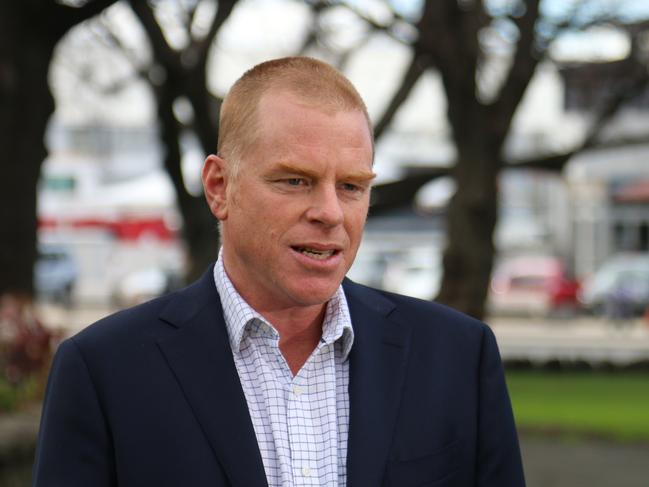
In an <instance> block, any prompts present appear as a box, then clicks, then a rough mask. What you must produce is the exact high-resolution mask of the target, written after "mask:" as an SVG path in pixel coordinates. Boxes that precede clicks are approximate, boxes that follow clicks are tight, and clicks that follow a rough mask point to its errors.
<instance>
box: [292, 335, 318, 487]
mask: <svg viewBox="0 0 649 487" xmlns="http://www.w3.org/2000/svg"><path fill="white" fill-rule="evenodd" d="M318 353H320V345H319V346H318V348H317V349H316V351H315V352H314V353H313V354H312V355H311V357H309V360H307V362H306V364H305V366H304V367H303V368H302V369H301V370H300V372H299V373H298V374H297V375H296V376H295V377H293V380H292V381H291V383H290V384H289V393H288V404H287V424H288V430H289V435H288V436H289V442H290V444H291V464H292V468H293V485H294V486H295V487H308V486H319V485H320V481H319V477H320V472H319V471H318V448H317V445H315V444H314V441H313V440H314V438H313V431H314V430H315V428H314V425H313V418H312V415H311V408H310V401H311V400H312V399H313V398H312V392H313V391H312V387H311V386H310V384H309V379H310V377H311V376H312V369H313V363H314V359H315V358H316V357H315V356H316V355H317V354H318Z"/></svg>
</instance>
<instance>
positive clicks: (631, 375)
mask: <svg viewBox="0 0 649 487" xmlns="http://www.w3.org/2000/svg"><path fill="white" fill-rule="evenodd" d="M507 383H508V386H509V392H510V395H511V399H512V405H513V408H514V414H515V416H516V421H517V425H518V427H519V429H521V430H524V431H525V430H531V431H539V432H548V433H557V434H561V435H568V436H571V435H577V436H595V437H599V436H601V437H606V438H612V439H616V440H622V441H644V442H646V441H649V414H647V411H649V372H647V371H646V370H645V371H633V372H595V371H583V372H541V371H508V372H507Z"/></svg>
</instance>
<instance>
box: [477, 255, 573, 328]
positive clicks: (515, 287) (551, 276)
mask: <svg viewBox="0 0 649 487" xmlns="http://www.w3.org/2000/svg"><path fill="white" fill-rule="evenodd" d="M578 289H579V284H578V282H577V281H576V280H574V279H571V278H570V277H569V276H568V275H567V273H566V271H565V268H564V266H563V264H562V262H561V260H560V259H559V258H557V257H554V256H551V255H524V256H514V257H508V258H504V259H503V260H501V261H500V262H499V263H498V264H497V265H496V267H495V270H494V272H493V277H492V279H491V286H490V290H489V291H490V292H489V298H488V303H487V304H488V308H489V310H490V311H491V312H493V313H505V314H526V315H554V314H568V313H570V314H574V313H575V312H576V311H577V309H578V308H579V302H578V299H577V293H578Z"/></svg>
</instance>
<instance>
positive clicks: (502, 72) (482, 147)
mask: <svg viewBox="0 0 649 487" xmlns="http://www.w3.org/2000/svg"><path fill="white" fill-rule="evenodd" d="M379 3H381V4H382V5H383V8H382V9H379V11H381V12H382V15H379V16H377V15H374V16H372V15H370V14H368V13H366V12H365V11H362V10H360V9H359V8H358V7H357V5H356V4H352V3H344V2H342V3H341V2H337V1H334V2H329V1H327V2H324V3H318V2H317V3H316V4H314V7H313V8H314V12H316V14H320V13H321V12H323V11H325V10H326V8H323V5H325V6H327V7H344V8H347V9H349V10H352V11H353V12H354V13H356V15H357V16H359V17H360V18H362V19H363V20H364V21H365V22H366V24H367V26H368V28H369V30H370V31H371V32H380V33H384V34H388V35H389V36H391V37H392V38H394V39H396V40H398V41H399V42H401V43H404V44H406V45H408V46H409V47H410V48H411V51H412V56H411V60H410V64H409V66H408V67H407V69H406V70H405V72H404V73H403V76H402V80H401V83H400V85H399V87H398V88H397V89H396V91H395V92H394V94H393V96H392V98H391V99H390V100H389V102H388V103H387V106H386V109H385V111H384V113H383V115H382V116H381V118H380V119H379V121H378V122H377V124H376V127H375V135H376V137H377V138H380V137H381V136H382V135H383V133H384V132H385V131H386V129H387V128H388V127H389V125H390V124H391V122H392V120H393V118H394V116H395V114H396V113H397V112H398V110H399V108H400V107H401V106H402V104H403V102H404V101H405V100H407V99H408V97H409V96H410V94H411V92H412V90H413V88H414V87H415V85H416V84H417V82H418V81H419V79H420V78H421V77H422V75H423V74H424V73H425V72H426V71H428V70H436V71H437V72H438V73H439V76H440V77H441V81H442V86H443V90H444V94H445V96H446V102H447V104H446V106H447V111H446V117H447V120H448V124H449V126H450V134H451V139H452V143H453V145H454V147H455V152H456V156H455V161H454V165H453V166H452V168H451V169H450V170H446V169H444V168H435V167H432V168H430V169H429V170H423V171H422V170H419V171H417V172H414V173H413V174H410V175H409V176H407V177H406V178H405V179H403V180H401V181H399V182H396V183H391V184H388V185H386V186H385V187H383V188H382V187H378V188H376V190H375V192H376V196H377V198H376V199H377V205H376V207H375V210H376V209H377V208H378V209H379V210H380V209H383V208H386V207H389V206H391V205H395V204H399V203H405V202H406V201H408V200H409V199H410V198H412V196H414V193H415V192H416V190H417V189H418V188H420V187H421V186H422V185H423V184H425V183H426V182H427V181H429V180H431V179H433V178H435V177H438V176H440V175H443V174H447V173H450V174H451V175H452V176H453V178H454V179H455V181H456V186H457V190H456V192H455V194H454V195H453V197H452V198H451V200H450V202H449V205H448V207H447V218H446V222H447V247H446V249H445V252H444V260H443V262H444V274H443V280H442V285H441V289H440V292H439V295H438V296H437V300H439V301H440V302H443V303H445V304H448V305H450V306H452V307H454V308H457V309H459V310H462V311H464V312H465V313H468V314H470V315H473V316H475V317H478V318H482V317H483V316H484V313H485V301H486V297H487V292H488V288H489V282H490V276H491V270H492V266H493V261H494V254H495V247H494V243H493V233H494V228H495V225H496V221H497V217H498V175H499V173H500V171H501V170H502V169H503V167H505V166H506V165H512V164H513V163H517V167H538V168H546V169H549V170H561V169H562V168H563V167H564V165H565V164H566V162H567V161H568V160H569V159H570V157H571V156H572V155H574V154H575V153H576V152H578V151H579V150H583V149H584V148H586V147H590V146H592V145H593V144H594V143H595V142H596V141H597V138H598V136H599V134H600V132H601V130H602V128H603V127H604V126H605V124H606V123H607V121H608V120H609V119H610V118H611V117H612V116H613V115H614V114H615V113H616V111H617V109H618V108H619V107H620V106H621V104H622V103H623V102H624V101H625V100H628V99H629V98H631V97H633V96H634V95H636V94H637V93H638V92H639V91H640V90H642V89H644V87H646V86H647V81H648V78H647V69H646V63H645V62H641V59H640V57H641V56H640V51H641V50H640V49H639V48H638V45H639V43H638V40H639V39H640V36H639V34H640V33H641V32H644V31H646V26H645V28H641V27H642V24H634V25H629V24H628V21H627V22H624V21H623V20H620V16H619V15H618V13H616V12H613V11H611V10H610V5H609V6H607V5H603V4H602V2H600V1H597V0H583V1H574V2H566V3H565V4H563V5H562V6H560V7H561V8H559V9H558V10H557V9H555V10H557V11H556V12H553V11H552V9H551V8H546V9H545V11H544V12H542V11H541V5H540V4H541V3H542V2H541V0H512V1H508V2H489V1H486V0H425V1H424V2H423V4H422V8H421V11H420V12H419V14H417V15H416V16H415V17H416V18H415V19H414V20H413V19H410V18H406V17H404V16H403V15H401V14H399V13H397V12H396V11H395V10H394V9H392V8H391V7H390V6H389V5H390V4H388V3H385V2H379ZM549 3H550V2H544V4H549ZM386 7H387V9H388V14H387V15H386V13H385V12H386ZM368 11H370V12H376V8H375V9H374V10H372V9H368ZM386 17H387V18H386ZM377 18H380V20H377ZM597 25H608V26H613V27H615V28H618V29H623V30H625V31H626V32H628V33H629V35H630V37H631V39H632V42H631V49H630V50H629V54H628V56H627V58H626V60H625V61H624V69H625V72H626V74H627V76H626V79H624V80H623V82H622V83H620V84H619V86H617V87H616V89H615V90H613V91H612V92H611V93H610V94H609V96H608V97H606V99H605V100H602V103H601V104H600V105H598V106H596V107H594V110H593V116H592V120H591V124H590V127H589V129H588V130H587V133H586V135H585V137H584V139H583V141H582V143H581V144H579V146H578V147H574V148H572V149H571V150H569V151H567V152H565V153H561V154H551V155H549V156H543V157H538V158H536V157H535V158H533V159H530V160H526V161H511V160H507V156H506V155H505V154H504V145H505V141H506V139H507V138H508V137H509V136H510V134H511V128H512V121H513V119H514V115H515V113H516V110H517V108H518V107H519V105H520V103H521V101H522V99H523V96H524V95H525V92H526V90H527V87H528V86H529V84H530V81H531V80H532V78H533V76H534V74H535V72H536V69H537V67H538V65H539V63H541V62H542V61H544V60H547V59H549V58H550V50H549V49H550V46H551V45H552V44H553V42H554V41H555V40H556V39H557V37H558V36H559V35H560V34H561V33H563V32H565V31H566V30H572V31H577V30H584V29H587V28H589V27H593V26H597ZM314 26H316V27H317V28H314V29H313V31H314V35H313V36H312V38H310V39H309V42H310V43H311V44H314V43H315V42H317V40H318V38H319V36H322V37H326V36H329V37H331V35H330V34H329V33H326V32H325V33H324V34H322V33H321V30H322V28H321V26H320V25H319V24H318V23H317V22H314ZM413 30H414V33H413ZM348 57H349V52H347V51H346V50H343V52H342V58H343V59H346V58H348Z"/></svg>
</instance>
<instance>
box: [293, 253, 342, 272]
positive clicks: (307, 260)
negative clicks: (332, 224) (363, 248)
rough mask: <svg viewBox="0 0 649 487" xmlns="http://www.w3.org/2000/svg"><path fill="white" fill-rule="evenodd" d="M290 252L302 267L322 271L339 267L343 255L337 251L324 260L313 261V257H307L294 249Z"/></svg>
mask: <svg viewBox="0 0 649 487" xmlns="http://www.w3.org/2000/svg"><path fill="white" fill-rule="evenodd" d="M291 251H292V252H293V254H294V255H295V257H296V258H297V259H298V261H299V262H300V263H301V264H302V265H304V266H307V267H309V268H311V269H316V270H322V271H327V270H333V269H336V268H337V267H338V266H339V264H340V261H341V259H342V255H343V254H342V252H341V251H337V252H335V253H334V254H332V255H331V256H329V257H327V258H326V259H322V260H319V259H314V258H313V257H309V256H308V255H306V254H303V253H302V252H299V251H297V250H295V249H294V248H291Z"/></svg>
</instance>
